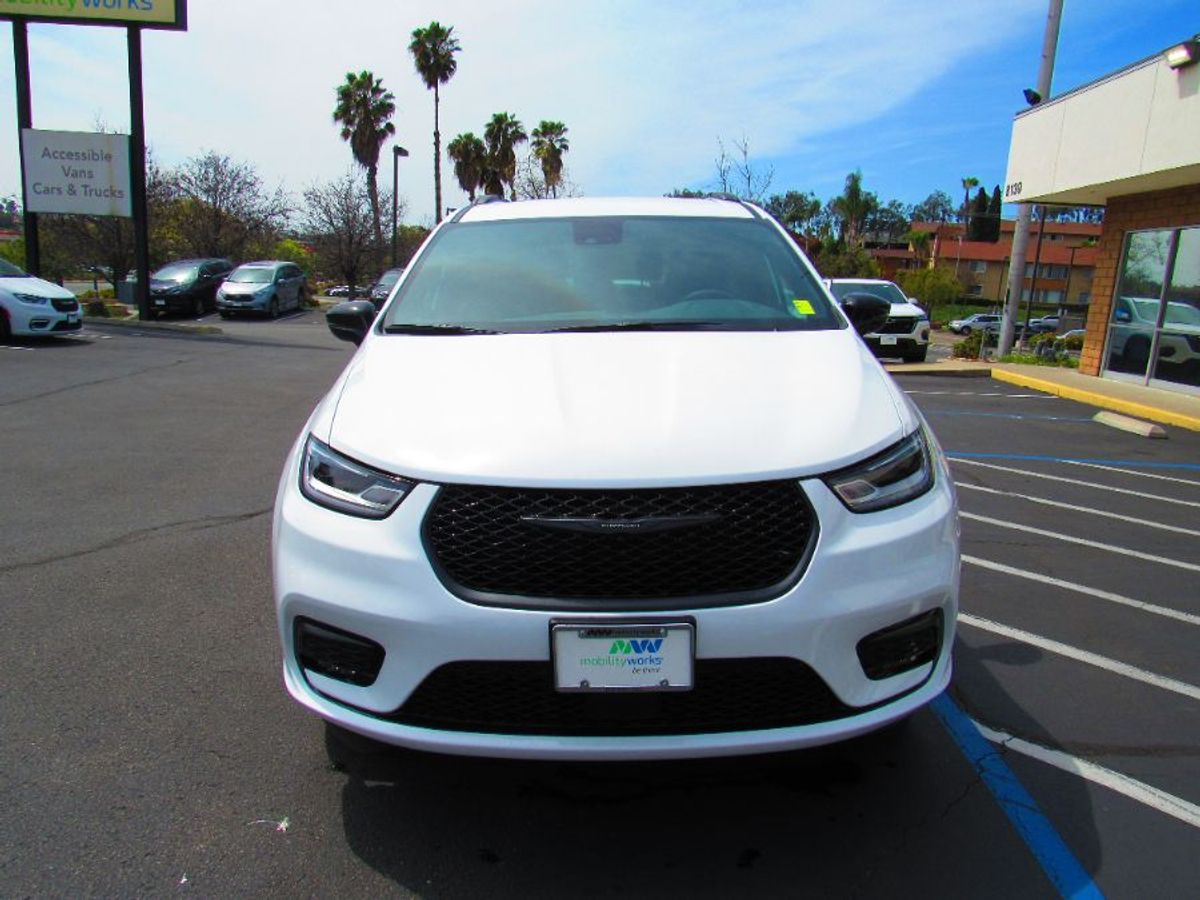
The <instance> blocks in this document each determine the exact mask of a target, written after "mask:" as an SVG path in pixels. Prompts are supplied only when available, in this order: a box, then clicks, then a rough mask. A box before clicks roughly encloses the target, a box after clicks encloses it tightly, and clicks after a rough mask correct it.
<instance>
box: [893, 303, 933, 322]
mask: <svg viewBox="0 0 1200 900" xmlns="http://www.w3.org/2000/svg"><path fill="white" fill-rule="evenodd" d="M888 315H889V316H893V317H897V316H913V317H915V318H918V319H926V318H928V316H927V315H926V314H925V310H923V309H921V307H919V306H917V305H916V304H915V303H893V304H892V308H891V311H890V312H889V313H888Z"/></svg>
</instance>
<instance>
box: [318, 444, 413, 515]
mask: <svg viewBox="0 0 1200 900" xmlns="http://www.w3.org/2000/svg"><path fill="white" fill-rule="evenodd" d="M412 488H413V483H412V482H411V481H406V480H405V479H403V478H397V477H396V476H394V475H388V474H386V473H384V472H379V471H377V470H375V469H369V468H367V467H366V466H364V465H362V464H360V463H356V462H354V460H351V459H347V458H346V457H344V456H342V455H341V454H340V453H337V452H335V451H334V450H332V449H330V448H329V447H328V446H327V445H326V444H323V443H322V442H321V441H318V440H317V439H316V438H315V437H312V436H310V437H309V439H308V443H306V444H305V445H304V459H303V460H302V462H301V466H300V492H301V493H302V494H304V496H305V497H307V498H308V499H309V500H311V501H312V502H313V503H316V504H317V505H318V506H324V507H326V508H328V509H333V510H337V511H338V512H342V513H346V514H347V515H350V516H359V517H360V518H364V519H382V518H385V517H386V516H387V515H389V514H390V513H391V511H392V510H394V509H395V508H396V507H397V506H399V505H400V501H401V500H403V499H404V496H405V494H407V493H408V492H409V491H411V490H412Z"/></svg>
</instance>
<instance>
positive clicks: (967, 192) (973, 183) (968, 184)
mask: <svg viewBox="0 0 1200 900" xmlns="http://www.w3.org/2000/svg"><path fill="white" fill-rule="evenodd" d="M962 186H963V206H962V220H963V222H964V223H966V222H967V221H968V217H969V216H970V213H971V188H973V187H979V179H978V178H964V179H963V180H962Z"/></svg>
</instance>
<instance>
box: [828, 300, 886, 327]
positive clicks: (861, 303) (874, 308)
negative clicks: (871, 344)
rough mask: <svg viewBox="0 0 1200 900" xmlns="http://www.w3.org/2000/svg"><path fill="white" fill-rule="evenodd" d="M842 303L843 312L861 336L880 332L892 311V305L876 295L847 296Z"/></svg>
mask: <svg viewBox="0 0 1200 900" xmlns="http://www.w3.org/2000/svg"><path fill="white" fill-rule="evenodd" d="M841 302H842V311H843V312H844V313H845V314H846V318H848V319H849V320H850V324H851V325H853V326H854V330H855V331H857V332H858V333H859V334H871V333H873V332H876V331H878V330H879V329H880V328H882V327H883V323H884V322H886V321H887V319H888V315H889V314H890V313H891V311H892V304H890V303H888V302H887V301H886V300H884V299H883V298H882V297H876V296H875V295H874V294H847V295H846V296H845V297H843V298H842V301H841Z"/></svg>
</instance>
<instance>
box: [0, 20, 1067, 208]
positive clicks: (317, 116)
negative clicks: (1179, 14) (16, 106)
mask: <svg viewBox="0 0 1200 900" xmlns="http://www.w3.org/2000/svg"><path fill="white" fill-rule="evenodd" d="M1044 9H1045V3H1044V0H1014V2H1009V3H1003V4H997V3H994V2H989V0H960V2H958V3H954V4H944V3H937V4H922V3H914V2H912V0H854V2H843V3H836V2H828V0H820V2H818V0H790V2H781V0H762V2H755V3H748V2H737V0H694V2H691V3H687V4H684V3H650V2H646V0H641V2H638V0H607V2H577V3H572V4H564V3H561V2H550V0H519V2H510V3H506V4H486V5H485V4H481V3H478V2H464V0H442V2H425V0H419V2H406V3H397V2H395V0H359V2H356V3H337V4H335V3H331V2H328V0H324V2H318V0H292V2H289V3H280V2H274V3H261V2H256V3H247V2H234V0H207V2H202V3H200V2H198V3H192V4H190V9H189V12H190V19H191V21H190V30H189V31H188V32H187V33H186V34H176V33H163V32H147V33H146V34H145V36H144V39H143V43H144V46H145V72H146V120H147V132H148V136H149V141H150V143H151V145H152V147H153V148H154V151H155V152H156V154H157V156H158V158H159V159H160V161H162V162H164V163H167V164H172V163H176V162H179V161H180V160H182V159H184V158H186V157H187V156H189V155H192V154H194V153H197V152H199V151H200V150H203V149H215V150H218V151H220V152H223V153H228V154H229V155H231V156H234V157H236V158H239V159H246V160H250V161H252V162H254V163H255V164H256V165H257V166H258V167H259V169H260V170H261V172H262V173H263V174H264V176H265V177H266V178H267V180H268V181H269V182H275V181H282V182H283V183H284V184H285V185H286V186H287V187H288V188H289V189H290V190H291V191H292V192H293V193H294V194H295V195H297V196H299V194H300V192H301V190H302V189H303V188H304V187H305V186H306V185H307V184H309V183H311V182H313V181H314V180H319V179H325V178H330V177H334V176H336V175H337V174H338V173H340V172H342V171H343V170H344V168H345V166H346V163H347V161H348V159H349V150H348V148H347V147H346V145H345V144H343V143H342V142H341V141H340V139H339V138H338V135H337V131H336V129H335V128H334V127H333V125H332V123H331V120H330V114H331V110H332V107H333V97H334V87H335V85H336V84H338V83H339V82H340V81H341V80H342V79H343V78H344V76H345V73H346V72H347V71H350V70H354V71H358V70H360V69H370V70H371V71H373V72H374V73H375V74H376V75H378V76H380V77H381V78H382V79H383V81H384V84H385V86H386V87H388V88H389V89H391V90H392V91H393V92H394V93H395V94H396V102H397V107H398V115H397V117H396V127H397V132H398V134H397V139H398V140H399V141H400V142H401V143H403V144H404V145H405V146H406V147H407V148H408V149H409V150H410V152H411V154H412V156H411V157H410V158H409V159H407V160H404V161H402V163H401V193H402V194H403V195H407V196H408V198H409V202H410V209H411V210H412V211H413V212H414V213H415V214H416V218H418V219H429V218H431V216H432V211H433V196H432V195H433V189H432V180H433V179H432V168H433V162H432V134H431V132H432V118H433V101H432V95H431V93H430V92H428V91H426V90H425V88H424V85H423V84H422V83H421V82H420V80H419V79H418V78H417V76H416V74H415V73H414V71H413V67H412V61H411V57H410V56H409V54H408V50H407V45H408V40H409V35H410V33H411V31H412V29H413V28H414V27H418V26H423V25H425V24H427V23H428V22H429V21H430V20H431V19H435V18H436V19H438V20H439V21H441V22H442V23H443V24H446V25H453V26H454V28H455V33H456V35H458V37H459V39H460V40H461V42H462V45H463V51H462V53H461V54H460V56H459V71H458V74H457V76H456V77H455V78H454V79H453V80H452V81H451V82H450V83H449V84H448V85H446V86H445V88H444V89H443V92H442V135H443V138H442V143H443V148H444V146H445V144H446V143H448V142H449V140H450V139H451V138H452V137H453V136H454V135H455V134H457V133H459V132H461V131H466V130H473V131H475V132H476V133H480V132H481V131H482V128H483V125H484V123H485V122H486V121H487V119H488V118H489V117H490V116H491V114H492V113H494V112H497V111H501V110H504V111H510V112H513V113H515V114H516V115H517V116H518V117H519V118H521V120H522V121H523V122H524V123H525V125H526V128H527V129H532V128H533V126H535V125H536V124H537V122H538V121H539V120H540V119H543V118H547V119H559V120H561V121H564V122H566V123H567V125H568V127H569V128H570V138H571V151H570V153H569V154H568V157H567V160H568V168H569V173H570V175H571V177H572V179H573V180H574V181H575V182H577V183H578V184H579V185H580V186H581V187H582V188H583V189H584V190H585V192H587V193H589V194H604V193H634V194H636V193H662V192H664V191H666V190H669V189H670V188H672V187H675V186H680V185H685V184H694V183H700V182H705V181H706V180H707V179H709V178H710V177H711V175H712V171H713V165H712V160H713V157H714V155H715V152H716V138H717V137H718V136H723V137H725V138H736V137H740V136H742V135H745V136H746V137H747V138H748V139H749V140H750V142H751V145H752V149H753V151H754V153H755V154H756V155H762V156H784V155H787V154H789V153H794V152H798V151H801V150H803V149H804V148H805V147H806V146H807V145H809V144H811V143H812V142H813V141H815V140H817V139H818V138H820V137H821V136H823V135H827V134H829V133H831V132H833V131H836V130H839V129H844V128H846V127H847V126H850V125H854V124H860V123H869V122H879V123H881V124H884V125H888V126H890V127H888V128H887V131H888V133H889V134H890V135H891V136H892V137H894V136H895V135H896V128H895V127H894V126H895V124H896V123H894V122H890V123H889V122H888V114H889V112H890V111H892V110H895V109H896V108H897V107H898V106H899V105H900V104H902V103H904V102H905V101H906V100H908V99H910V98H911V97H913V96H914V95H916V94H918V93H919V92H920V91H922V90H923V89H926V88H928V87H929V86H930V85H931V84H932V83H934V82H935V81H936V80H938V79H939V78H941V77H942V76H943V75H944V74H945V73H946V72H947V71H949V70H950V69H951V68H952V67H954V66H958V65H962V64H963V63H964V62H967V61H969V60H970V58H971V56H972V55H973V54H976V53H978V52H980V51H981V49H983V48H984V47H985V46H986V47H988V48H992V49H994V48H995V47H996V46H997V45H1000V44H1002V43H1003V42H1004V41H1005V40H1006V39H1007V38H1009V37H1011V36H1012V35H1013V34H1014V33H1015V31H1016V29H1018V28H1021V29H1028V28H1029V26H1030V23H1031V22H1036V21H1037V20H1038V19H1039V18H1040V16H1041V15H1042V14H1044ZM30 32H31V54H32V57H33V64H34V72H33V74H34V116H35V124H36V125H37V126H38V127H48V128H77V129H81V130H83V129H88V128H90V127H91V126H92V125H93V124H94V122H95V120H96V119H97V118H102V119H104V120H105V121H106V122H107V123H108V125H109V127H118V128H125V127H127V125H128V105H127V103H128V101H127V98H128V94H127V85H126V80H125V42H124V33H123V32H122V31H120V30H117V29H107V28H71V27H65V26H63V27H59V26H31V28H30ZM7 43H8V42H6V41H0V45H3V50H2V51H0V67H4V68H5V70H6V71H12V69H11V66H12V60H11V51H9V50H8V47H7ZM0 94H2V95H3V96H0V194H5V193H10V192H16V191H17V190H18V188H19V180H18V175H17V171H18V165H17V152H16V148H17V144H16V133H15V128H14V127H13V124H12V123H13V122H14V119H15V113H14V111H13V106H12V104H13V98H12V96H11V92H8V91H4V92H0ZM384 153H385V158H386V154H387V149H386V148H385V150H384ZM828 166H829V167H831V168H834V169H838V170H841V171H846V170H847V169H848V166H847V165H846V164H844V162H843V161H842V160H830V161H828ZM380 177H381V180H386V179H387V178H390V172H388V171H387V166H386V165H385V166H383V167H382V171H381V173H380ZM443 187H444V191H445V194H446V202H447V203H448V204H450V205H453V204H455V203H458V202H461V199H462V195H461V192H460V191H459V190H458V188H457V186H456V184H455V183H454V179H453V173H452V170H451V168H450V166H449V165H448V164H445V165H443Z"/></svg>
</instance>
